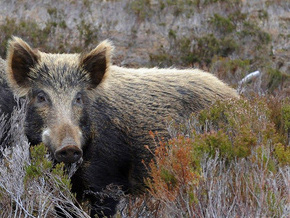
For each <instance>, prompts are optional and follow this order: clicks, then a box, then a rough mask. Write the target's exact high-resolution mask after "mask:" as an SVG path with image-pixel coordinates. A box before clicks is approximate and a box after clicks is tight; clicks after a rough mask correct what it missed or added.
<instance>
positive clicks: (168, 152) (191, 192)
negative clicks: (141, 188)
mask: <svg viewBox="0 0 290 218" xmlns="http://www.w3.org/2000/svg"><path fill="white" fill-rule="evenodd" d="M272 104H273V103H271V101H270V100H269V99H267V98H261V97H253V98H252V99H249V100H245V99H243V98H241V99H239V100H234V101H230V102H226V103H222V102H216V104H215V105H213V106H212V107H211V108H210V109H206V110H203V111H201V112H200V113H196V114H194V115H193V116H192V117H191V119H190V120H189V121H188V122H186V123H185V124H176V123H169V132H170V134H171V136H172V138H171V139H170V140H169V141H164V140H162V139H160V138H158V133H151V135H152V137H153V138H154V139H155V140H156V151H155V161H152V162H151V164H150V166H149V168H150V169H151V174H150V175H151V177H150V178H148V179H147V185H148V189H149V194H148V195H146V196H144V197H143V198H142V197H141V198H138V199H135V200H134V201H132V200H127V206H126V207H125V209H123V215H124V214H131V215H130V217H131V216H148V215H150V216H155V217H287V216H289V196H290V195H289V194H290V193H289V190H290V184H289V178H290V174H289V172H290V171H289V163H290V161H289V157H290V153H289V152H290V149H289V146H288V145H287V144H288V142H287V140H288V138H287V136H286V135H287V131H288V126H287V125H288V122H289V121H288V118H287V117H289V111H288V110H287V108H288V107H289V99H283V100H281V101H278V100H277V101H275V104H276V108H280V110H277V109H276V108H275V109H274V107H273V106H274V105H272ZM273 109H274V110H273ZM273 113H274V114H280V116H279V118H277V117H275V118H274V119H273ZM277 119H280V120H279V122H278V120H277ZM278 123H279V125H277V124H278ZM137 205H138V209H136V206H137ZM140 207H141V208H140ZM124 211H126V213H124Z"/></svg>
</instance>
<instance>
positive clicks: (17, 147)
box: [0, 0, 290, 217]
mask: <svg viewBox="0 0 290 218" xmlns="http://www.w3.org/2000/svg"><path fill="white" fill-rule="evenodd" d="M111 2H116V1H111ZM150 2H151V1H146V0H134V1H130V3H128V4H127V7H126V8H127V10H128V12H130V13H133V14H135V16H136V17H137V18H138V22H141V23H142V22H146V21H151V22H153V18H154V17H155V16H157V15H156V11H157V12H160V13H163V12H164V11H170V12H171V11H173V12H174V15H175V16H176V17H179V16H183V17H184V16H185V17H188V19H189V18H190V17H191V16H192V15H193V14H194V13H199V12H200V11H201V10H202V8H207V7H214V6H216V7H223V8H224V10H225V11H226V12H225V13H224V14H219V13H216V14H210V15H208V16H207V19H206V20H205V21H204V22H203V24H204V28H205V31H204V32H203V34H200V32H198V33H195V32H194V31H192V33H191V34H185V35H184V34H182V32H181V31H180V30H179V29H178V28H170V29H169V30H168V31H167V32H166V36H167V37H168V39H167V42H168V43H167V46H163V44H162V43H160V44H158V46H159V47H158V49H157V51H158V52H156V51H154V52H149V51H148V53H149V57H150V63H148V66H160V67H169V66H172V65H174V66H177V67H199V68H202V69H204V70H207V71H210V72H212V73H214V74H216V75H217V76H218V77H219V78H221V79H223V80H224V81H226V82H228V83H230V84H231V85H232V86H234V87H236V88H238V82H239V81H240V80H241V79H242V78H244V77H245V76H246V75H247V74H248V73H249V72H252V71H254V70H260V71H261V76H259V77H258V78H255V79H254V80H252V81H250V82H249V83H247V84H244V85H243V86H242V87H239V88H240V89H239V90H240V91H241V94H242V95H241V98H240V99H239V100H233V101H230V102H224V103H222V102H216V103H215V104H214V105H212V106H211V107H210V108H209V109H205V110H203V111H200V112H199V113H196V114H192V116H191V117H189V118H188V120H187V121H186V122H184V123H174V122H172V121H171V120H168V131H169V134H170V139H169V140H167V139H163V138H160V137H158V132H151V133H150V134H151V136H152V138H153V139H154V140H155V143H156V150H155V151H151V152H152V153H154V155H155V160H154V161H152V162H151V164H150V165H149V166H146V167H147V168H148V170H149V169H150V171H151V173H150V177H149V178H147V179H146V184H147V188H148V192H147V193H145V194H144V195H141V196H138V197H135V196H125V195H124V194H122V193H120V192H119V190H118V189H115V190H114V194H116V197H119V198H122V201H121V203H120V205H119V210H118V213H117V215H116V217H148V216H149V217H289V216H290V197H289V196H290V191H289V190H290V183H289V181H290V168H289V164H290V142H289V139H290V98H289V85H290V82H289V78H290V76H289V72H287V69H289V68H287V67H286V68H285V64H286V63H285V61H284V62H283V60H285V59H282V61H280V59H279V57H280V56H279V55H277V54H279V53H283V54H284V53H285V49H284V48H283V49H280V50H279V49H276V50H275V53H274V50H273V49H272V48H273V46H274V45H276V44H277V40H281V42H282V41H283V40H284V39H285V38H287V37H288V39H289V35H288V36H287V35H283V34H282V33H281V34H280V35H279V37H278V38H276V39H275V40H276V41H274V39H273V35H272V34H271V33H270V32H266V31H265V30H264V29H262V28H261V26H262V25H261V23H266V22H267V19H269V14H268V12H267V10H266V9H265V10H262V11H258V12H257V13H256V11H255V13H254V14H253V13H244V12H241V8H242V3H241V1H227V0H224V1H222V0H221V1H218V0H212V1H210V0H206V1H202V0H201V1H178V2H179V4H178V6H177V5H175V3H174V2H175V1H154V2H155V3H154V9H152V5H151V4H150ZM152 2H153V1H152ZM281 2H282V1H267V5H268V6H270V5H272V4H277V5H279V4H282V3H281ZM83 3H84V5H85V6H86V7H88V8H89V7H90V6H91V4H92V2H91V1H83ZM47 11H48V14H49V17H50V19H49V20H47V21H46V23H45V26H44V27H42V26H41V25H40V24H38V23H37V22H34V21H32V20H22V21H17V20H16V19H15V18H9V17H8V18H6V20H5V22H4V23H3V22H2V24H1V25H0V30H1V31H0V32H1V33H0V36H1V38H0V43H1V49H0V55H1V56H2V57H4V56H5V47H6V43H7V40H8V39H9V38H10V37H11V35H17V36H20V37H24V38H25V39H26V40H27V41H28V42H30V43H31V44H33V45H35V46H39V47H40V48H41V49H43V50H46V51H49V52H79V51H81V50H83V48H92V47H93V46H95V45H96V44H97V41H98V33H99V31H100V30H99V28H98V27H96V26H94V25H93V23H92V22H88V21H86V20H85V19H84V17H81V19H80V20H79V22H78V25H77V28H75V29H74V30H71V29H69V28H68V25H67V24H66V19H65V17H64V16H63V13H62V12H61V11H59V10H57V9H56V8H48V9H47ZM137 18H136V19H137ZM158 22H159V23H158V25H159V26H160V28H161V29H162V28H163V26H164V25H166V23H164V22H165V21H164V22H161V21H160V20H159V21H158ZM156 23H157V22H156ZM73 31H74V32H77V40H76V39H75V38H73V34H71V33H72V32H73ZM135 31H136V30H135V29H134V28H132V34H133V35H136V32H135ZM75 35H76V33H74V36H75ZM148 37H149V38H150V35H149V36H148ZM75 40H76V41H75ZM76 42H77V43H76ZM116 49H118V45H116ZM285 54H287V52H286V53H285ZM286 59H287V58H286ZM288 60H289V57H288ZM132 65H134V64H132ZM285 69H286V70H285ZM24 114H25V111H24V108H21V107H19V108H16V109H15V111H14V114H13V116H12V118H11V119H10V120H9V121H7V117H5V115H2V116H1V118H0V138H3V137H4V140H2V141H1V143H2V147H3V146H4V145H6V144H7V143H9V145H10V146H11V147H10V148H9V149H5V150H3V151H2V157H1V161H0V216H1V217H54V216H55V215H56V211H55V208H57V210H58V211H62V210H63V211H66V210H70V211H72V212H73V213H74V214H76V215H77V216H78V217H86V216H88V215H87V214H89V213H88V212H89V207H88V206H87V205H86V202H80V205H77V206H74V205H75V204H74V203H75V196H74V194H73V193H70V179H69V176H70V175H71V174H72V173H73V172H74V170H75V167H76V166H73V167H72V168H69V169H67V168H65V166H63V165H62V164H57V165H54V166H53V163H52V161H51V160H50V159H49V157H48V156H47V155H46V149H45V147H44V146H43V145H38V146H34V147H30V146H29V144H28V142H27V139H26V137H25V135H24V133H23V122H24ZM10 127H11V128H10ZM2 149H4V148H2ZM108 188H110V187H108ZM106 193H107V192H106V190H104V194H106Z"/></svg>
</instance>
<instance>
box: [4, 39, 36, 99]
mask: <svg viewBox="0 0 290 218" xmlns="http://www.w3.org/2000/svg"><path fill="white" fill-rule="evenodd" d="M39 59H40V56H39V53H38V51H37V50H33V49H32V48H30V46H29V45H28V44H27V43H26V42H24V41H23V40H22V39H20V38H18V37H13V38H12V39H11V40H10V41H9V43H8V51H7V73H8V81H9V83H10V85H11V87H12V88H13V89H15V90H16V91H17V92H18V94H20V95H25V94H26V93H27V91H28V90H29V88H30V84H29V78H28V77H29V72H30V70H31V68H33V67H34V66H35V64H37V63H38V61H39Z"/></svg>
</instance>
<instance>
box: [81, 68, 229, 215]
mask: <svg viewBox="0 0 290 218" xmlns="http://www.w3.org/2000/svg"><path fill="white" fill-rule="evenodd" d="M234 96H235V91H234V90H233V89H231V88H229V87H227V86H226V85H225V84H224V83H222V82H221V81H219V80H218V79H217V78H216V77H214V76H213V75H211V74H209V73H205V72H202V71H200V70H176V69H156V68H153V69H127V68H121V67H117V66H111V67H110V69H109V71H108V72H107V75H106V79H105V80H104V81H103V82H102V83H101V84H100V85H99V86H98V87H97V88H96V90H95V100H94V102H93V104H92V108H91V109H90V111H91V113H90V119H91V122H92V127H93V128H94V130H93V135H94V137H93V138H92V146H90V148H89V149H91V150H90V151H89V152H86V151H84V164H83V166H82V167H81V168H80V171H79V172H81V175H80V178H82V181H83V182H84V184H87V185H81V186H79V185H78V186H77V187H86V186H89V188H90V190H93V191H94V192H99V191H100V190H102V189H104V187H106V185H108V184H116V185H120V186H121V187H123V189H124V190H129V191H130V192H133V193H134V192H139V190H140V189H142V187H143V186H144V183H143V178H144V177H145V176H147V169H146V168H145V167H144V163H143V161H142V160H144V161H145V164H147V166H148V163H149V161H150V160H151V159H152V153H151V152H150V151H149V150H148V149H146V148H145V146H146V145H147V146H148V147H149V148H150V149H151V151H154V146H155V144H154V142H153V139H152V137H151V136H150V134H149V131H153V132H155V131H157V132H158V135H159V136H162V137H165V138H166V137H168V136H169V135H168V131H167V128H166V121H167V120H168V119H169V118H170V119H173V120H175V121H177V122H183V121H185V119H187V118H188V117H189V115H190V114H191V113H192V112H194V111H198V110H200V109H202V108H204V107H206V106H208V105H210V104H212V103H213V102H214V101H216V100H217V99H226V98H231V97H234ZM86 155H88V157H86ZM77 174H78V173H77ZM77 174H76V177H77ZM92 181H95V182H92ZM106 204H114V201H113V200H112V201H108V202H106ZM107 206H108V205H107ZM106 214H110V212H109V211H106ZM112 214H114V212H113V213H112Z"/></svg>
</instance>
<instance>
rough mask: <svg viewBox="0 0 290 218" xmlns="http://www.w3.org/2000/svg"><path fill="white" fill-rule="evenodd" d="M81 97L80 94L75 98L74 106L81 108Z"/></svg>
mask: <svg viewBox="0 0 290 218" xmlns="http://www.w3.org/2000/svg"><path fill="white" fill-rule="evenodd" d="M83 103H84V102H83V96H82V94H81V93H78V94H77V95H76V97H75V100H74V104H76V105H79V106H82V105H83Z"/></svg>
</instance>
